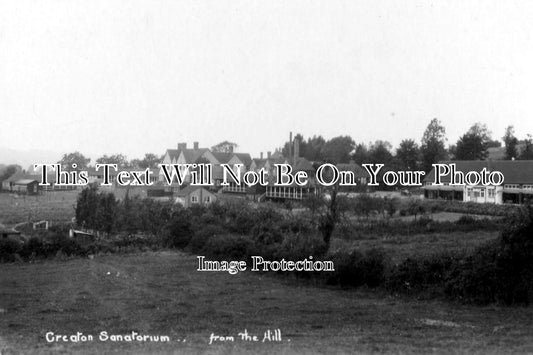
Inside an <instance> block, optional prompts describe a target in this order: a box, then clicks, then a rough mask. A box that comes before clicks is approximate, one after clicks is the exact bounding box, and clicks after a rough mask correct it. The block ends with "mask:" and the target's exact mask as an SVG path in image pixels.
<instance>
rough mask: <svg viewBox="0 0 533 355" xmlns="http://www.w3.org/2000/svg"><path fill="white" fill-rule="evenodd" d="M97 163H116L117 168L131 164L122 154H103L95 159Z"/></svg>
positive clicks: (127, 166)
mask: <svg viewBox="0 0 533 355" xmlns="http://www.w3.org/2000/svg"><path fill="white" fill-rule="evenodd" d="M96 163H97V164H117V165H118V167H119V168H129V167H130V166H131V164H130V162H129V161H128V158H127V157H126V156H125V155H124V154H113V155H110V156H107V155H103V156H101V157H100V158H98V159H96Z"/></svg>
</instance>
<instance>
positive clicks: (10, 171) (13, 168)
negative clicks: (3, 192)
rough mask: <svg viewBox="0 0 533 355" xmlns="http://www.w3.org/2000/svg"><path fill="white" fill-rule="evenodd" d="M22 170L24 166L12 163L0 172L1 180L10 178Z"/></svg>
mask: <svg viewBox="0 0 533 355" xmlns="http://www.w3.org/2000/svg"><path fill="white" fill-rule="evenodd" d="M19 171H22V167H21V166H20V165H17V164H11V165H8V166H6V167H5V168H4V169H3V170H2V172H1V173H0V182H2V181H4V180H6V179H9V178H10V177H11V176H12V175H14V174H15V173H17V172H19Z"/></svg>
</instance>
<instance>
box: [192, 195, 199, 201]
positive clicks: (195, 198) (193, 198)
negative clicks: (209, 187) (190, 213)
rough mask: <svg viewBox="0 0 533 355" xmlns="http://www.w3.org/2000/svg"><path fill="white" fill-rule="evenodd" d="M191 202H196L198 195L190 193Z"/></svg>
mask: <svg viewBox="0 0 533 355" xmlns="http://www.w3.org/2000/svg"><path fill="white" fill-rule="evenodd" d="M191 202H192V203H198V196H196V195H192V196H191Z"/></svg>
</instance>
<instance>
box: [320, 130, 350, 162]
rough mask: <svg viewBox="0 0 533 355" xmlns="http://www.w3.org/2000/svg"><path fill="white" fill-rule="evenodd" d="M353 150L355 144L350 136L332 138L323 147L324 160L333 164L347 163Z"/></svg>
mask: <svg viewBox="0 0 533 355" xmlns="http://www.w3.org/2000/svg"><path fill="white" fill-rule="evenodd" d="M354 148H355V142H354V141H353V139H352V138H351V137H350V136H338V137H334V138H332V139H330V140H329V141H327V142H326V144H325V145H324V149H323V157H324V160H325V161H327V162H330V163H333V164H337V163H349V162H350V157H351V155H352V153H353V150H354Z"/></svg>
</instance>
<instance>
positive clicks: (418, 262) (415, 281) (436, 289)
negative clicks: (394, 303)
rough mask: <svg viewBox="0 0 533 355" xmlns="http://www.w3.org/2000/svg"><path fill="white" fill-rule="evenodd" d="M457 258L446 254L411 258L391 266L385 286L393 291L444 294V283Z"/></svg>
mask: <svg viewBox="0 0 533 355" xmlns="http://www.w3.org/2000/svg"><path fill="white" fill-rule="evenodd" d="M456 261H457V258H456V257H454V256H452V255H449V254H446V253H441V254H435V255H432V256H426V257H421V258H417V259H413V258H409V259H406V260H405V261H403V262H402V263H400V264H399V265H395V266H394V267H392V268H391V270H390V271H389V273H388V275H387V279H386V282H385V287H386V288H387V289H388V290H389V291H391V292H401V293H417V292H423V291H424V292H428V291H429V293H432V294H433V295H435V294H438V293H440V294H442V288H443V283H444V282H445V281H446V279H447V277H448V272H449V269H450V268H451V267H452V266H453V265H454V263H455V262H456Z"/></svg>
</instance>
